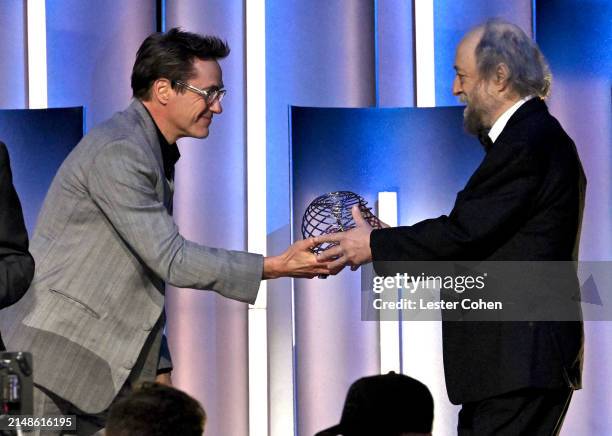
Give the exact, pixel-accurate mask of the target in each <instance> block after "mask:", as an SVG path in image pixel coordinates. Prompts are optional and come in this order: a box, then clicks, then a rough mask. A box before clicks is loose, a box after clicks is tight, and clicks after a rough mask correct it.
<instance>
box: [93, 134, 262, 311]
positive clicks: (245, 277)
mask: <svg viewBox="0 0 612 436" xmlns="http://www.w3.org/2000/svg"><path fill="white" fill-rule="evenodd" d="M157 178H158V173H156V171H155V167H154V164H153V163H152V162H151V157H150V156H149V155H147V154H146V152H145V150H143V149H142V146H138V145H136V144H132V143H130V142H127V141H115V142H112V143H109V144H107V145H106V146H105V147H104V148H103V149H102V150H101V151H100V152H99V153H98V155H97V156H96V157H95V160H94V162H93V165H92V168H91V170H90V173H89V175H88V185H89V190H90V195H91V197H92V199H93V201H94V202H95V203H96V204H97V205H98V207H99V208H100V209H101V210H102V212H103V213H104V214H105V215H106V217H107V218H108V220H109V222H110V223H111V225H112V226H113V228H114V229H115V231H116V232H117V234H118V235H119V236H120V237H121V239H122V240H123V241H124V242H125V243H126V244H127V245H128V246H129V247H130V249H131V250H132V252H133V253H134V255H135V256H137V257H138V258H139V259H140V261H141V262H143V263H144V264H145V265H146V266H147V267H148V268H149V269H151V270H152V271H153V272H154V273H155V274H156V275H157V276H158V277H160V278H161V279H162V280H164V281H165V282H166V283H168V284H170V285H173V286H176V287H182V288H195V289H210V290H214V291H217V292H219V293H220V294H221V295H223V296H225V297H228V298H231V299H235V300H239V301H244V302H248V303H253V302H254V301H255V298H256V297H257V291H258V289H259V284H260V281H261V275H262V269H263V257H262V256H261V255H257V254H251V253H246V252H240V251H229V250H223V249H218V248H211V247H205V246H202V245H199V244H196V243H194V242H191V241H188V240H186V239H184V238H183V237H182V236H181V235H180V233H179V230H178V227H177V226H176V224H175V223H174V220H173V218H172V216H171V215H170V214H169V213H168V211H167V210H166V208H165V206H164V205H163V203H162V202H161V201H160V199H159V198H158V195H157V193H156V191H155V185H156V183H157Z"/></svg>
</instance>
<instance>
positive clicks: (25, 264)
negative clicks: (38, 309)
mask: <svg viewBox="0 0 612 436" xmlns="http://www.w3.org/2000/svg"><path fill="white" fill-rule="evenodd" d="M33 276H34V259H33V258H32V256H31V255H30V253H29V252H28V233H27V231H26V228H25V224H24V221H23V213H22V210H21V204H20V203H19V198H18V197H17V193H16V192H15V188H14V186H13V177H12V174H11V166H10V161H9V155H8V151H7V149H6V146H5V145H4V144H3V143H1V142H0V307H7V306H10V305H11V304H14V303H15V302H17V301H18V300H19V299H20V298H21V297H22V296H23V294H25V292H26V291H27V289H28V287H29V286H30V282H31V281H32V278H33Z"/></svg>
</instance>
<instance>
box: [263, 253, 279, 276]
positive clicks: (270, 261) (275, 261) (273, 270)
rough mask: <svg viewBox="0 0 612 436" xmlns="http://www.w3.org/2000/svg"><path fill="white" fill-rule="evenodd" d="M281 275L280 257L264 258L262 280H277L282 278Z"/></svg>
mask: <svg viewBox="0 0 612 436" xmlns="http://www.w3.org/2000/svg"><path fill="white" fill-rule="evenodd" d="M281 275H282V273H281V268H280V259H279V256H269V257H264V261H263V271H262V273H261V278H262V279H263V280H269V279H276V278H279V277H281Z"/></svg>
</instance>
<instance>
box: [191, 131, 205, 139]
mask: <svg viewBox="0 0 612 436" xmlns="http://www.w3.org/2000/svg"><path fill="white" fill-rule="evenodd" d="M208 134H209V131H208V128H206V129H204V130H198V131H197V132H193V133H192V134H191V135H189V136H191V137H192V138H197V139H204V138H206V137H208Z"/></svg>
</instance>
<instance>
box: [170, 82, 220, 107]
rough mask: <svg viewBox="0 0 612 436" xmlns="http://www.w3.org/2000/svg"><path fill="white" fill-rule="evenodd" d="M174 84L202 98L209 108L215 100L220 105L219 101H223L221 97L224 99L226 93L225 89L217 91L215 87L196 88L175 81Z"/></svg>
mask: <svg viewBox="0 0 612 436" xmlns="http://www.w3.org/2000/svg"><path fill="white" fill-rule="evenodd" d="M174 83H175V84H177V85H179V86H182V87H184V88H186V89H188V90H190V91H191V92H195V93H196V94H198V95H200V96H202V97H204V100H206V104H207V105H209V106H210V105H212V104H214V103H215V101H217V100H218V101H219V103H221V100H223V97H225V94H226V93H227V90H226V89H219V88H217V87H211V88H207V89H200V88H196V87H195V86H191V85H190V84H188V83H185V82H183V81H182V80H175V81H174Z"/></svg>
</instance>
